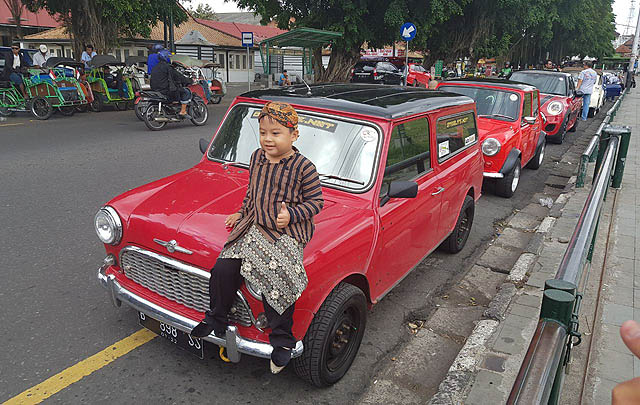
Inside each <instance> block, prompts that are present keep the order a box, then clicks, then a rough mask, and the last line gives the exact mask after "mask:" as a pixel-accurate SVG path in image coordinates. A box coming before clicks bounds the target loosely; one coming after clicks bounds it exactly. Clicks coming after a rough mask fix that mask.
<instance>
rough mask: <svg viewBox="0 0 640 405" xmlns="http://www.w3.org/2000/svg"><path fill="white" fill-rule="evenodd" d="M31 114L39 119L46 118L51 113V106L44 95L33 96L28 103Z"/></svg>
mask: <svg viewBox="0 0 640 405" xmlns="http://www.w3.org/2000/svg"><path fill="white" fill-rule="evenodd" d="M29 109H30V110H31V114H33V116H34V117H36V118H37V119H39V120H48V119H49V117H51V115H52V114H53V106H51V103H50V102H49V100H47V99H46V98H45V97H35V98H33V99H32V100H31V102H30V103H29Z"/></svg>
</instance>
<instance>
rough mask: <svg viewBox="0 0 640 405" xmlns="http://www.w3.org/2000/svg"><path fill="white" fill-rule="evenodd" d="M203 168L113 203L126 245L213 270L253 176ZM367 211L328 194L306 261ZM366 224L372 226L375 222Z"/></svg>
mask: <svg viewBox="0 0 640 405" xmlns="http://www.w3.org/2000/svg"><path fill="white" fill-rule="evenodd" d="M199 166H200V165H198V166H196V167H194V168H192V169H189V170H186V171H184V172H182V173H178V174H176V175H173V176H170V177H167V178H165V179H162V180H159V181H157V182H154V183H150V184H148V185H146V186H142V187H140V188H138V189H134V190H131V191H129V192H127V193H125V194H123V195H121V196H119V197H118V198H116V199H114V200H112V201H111V202H109V204H108V205H110V206H112V207H114V208H115V209H116V211H118V213H119V215H120V216H121V217H122V221H123V224H124V225H123V227H124V229H123V242H122V243H121V247H124V246H126V245H136V246H141V247H144V248H146V249H149V250H153V251H157V252H158V253H160V254H163V255H165V256H170V257H173V258H175V259H178V260H181V261H184V262H187V263H190V264H192V265H195V266H198V267H201V268H203V269H211V268H212V267H213V265H214V264H215V259H216V258H217V257H218V254H219V253H220V251H221V250H222V248H223V246H224V244H225V242H226V240H227V237H228V236H229V232H230V229H229V228H227V227H226V226H225V224H224V221H225V218H226V217H227V216H228V215H230V214H232V213H234V212H237V211H238V210H239V208H240V205H241V204H242V199H243V198H244V196H245V193H246V190H247V184H248V173H247V170H246V169H240V168H237V167H230V168H229V170H224V169H222V168H221V166H220V165H216V166H214V167H211V166H212V165H209V166H208V167H206V169H205V168H203V167H199ZM362 211H366V210H362V209H357V208H352V207H348V206H345V205H344V204H340V203H337V202H334V201H331V200H328V199H327V197H326V195H325V205H324V208H323V210H322V212H321V213H320V214H318V215H316V216H315V217H314V221H315V224H316V232H315V233H314V237H313V240H312V241H311V242H310V243H309V245H307V247H306V248H305V259H310V260H312V259H313V255H308V254H307V252H308V251H310V250H311V251H313V250H318V249H317V248H316V247H319V246H323V247H324V249H326V248H328V247H329V246H330V245H333V244H334V243H335V242H336V241H337V240H338V239H340V240H344V238H346V237H348V235H349V229H354V227H355V228H357V225H356V223H360V222H361V221H362V220H365V218H366V217H367V215H363V214H362ZM365 221H366V222H369V223H372V219H371V218H369V219H368V220H365ZM322 235H325V236H326V238H325V237H323V236H322ZM336 235H341V237H340V238H336ZM327 238H329V239H327ZM154 239H158V240H161V241H165V242H168V241H171V240H175V241H176V242H177V243H178V245H179V246H180V247H182V248H185V249H188V250H190V251H191V252H193V253H192V254H186V253H181V252H178V251H176V252H173V253H170V252H168V251H167V249H166V248H165V247H163V246H161V245H160V244H158V243H157V242H155V241H154ZM325 239H327V240H325ZM306 262H307V260H305V263H306Z"/></svg>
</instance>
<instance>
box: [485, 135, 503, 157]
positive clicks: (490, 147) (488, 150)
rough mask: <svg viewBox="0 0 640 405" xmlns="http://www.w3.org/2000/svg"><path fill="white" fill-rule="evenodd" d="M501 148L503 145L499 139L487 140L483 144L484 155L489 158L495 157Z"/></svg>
mask: <svg viewBox="0 0 640 405" xmlns="http://www.w3.org/2000/svg"><path fill="white" fill-rule="evenodd" d="M501 147H502V145H501V144H500V141H498V140H497V139H495V138H487V139H485V140H484V142H482V153H484V154H485V155H487V156H494V155H496V154H497V153H498V152H500V148H501Z"/></svg>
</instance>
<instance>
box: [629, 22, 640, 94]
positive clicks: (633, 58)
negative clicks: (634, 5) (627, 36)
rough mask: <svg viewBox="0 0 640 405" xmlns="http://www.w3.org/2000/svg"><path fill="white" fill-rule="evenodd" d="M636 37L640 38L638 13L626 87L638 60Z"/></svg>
mask: <svg viewBox="0 0 640 405" xmlns="http://www.w3.org/2000/svg"><path fill="white" fill-rule="evenodd" d="M638 37H640V13H638V21H636V35H635V36H634V37H633V47H632V48H631V60H630V61H629V68H628V69H627V78H626V80H627V83H626V85H627V87H628V86H629V84H631V75H632V74H633V73H634V72H635V69H634V67H635V64H636V60H637V59H638Z"/></svg>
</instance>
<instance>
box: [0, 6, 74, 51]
mask: <svg viewBox="0 0 640 405" xmlns="http://www.w3.org/2000/svg"><path fill="white" fill-rule="evenodd" d="M20 25H21V29H22V35H23V36H24V35H30V34H35V33H38V32H41V31H44V30H48V29H50V28H55V27H59V26H61V25H62V24H61V23H59V22H58V21H56V20H55V18H53V17H52V16H51V15H49V13H47V12H46V11H45V10H39V11H38V12H36V13H32V12H31V11H29V10H27V9H26V7H25V8H23V10H22V15H21V17H20ZM16 26H17V24H16V21H14V19H13V16H12V15H11V11H10V10H9V7H8V6H7V4H6V3H5V2H4V1H0V46H9V45H11V42H12V41H13V40H14V39H15V38H16V36H17V28H16Z"/></svg>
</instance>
